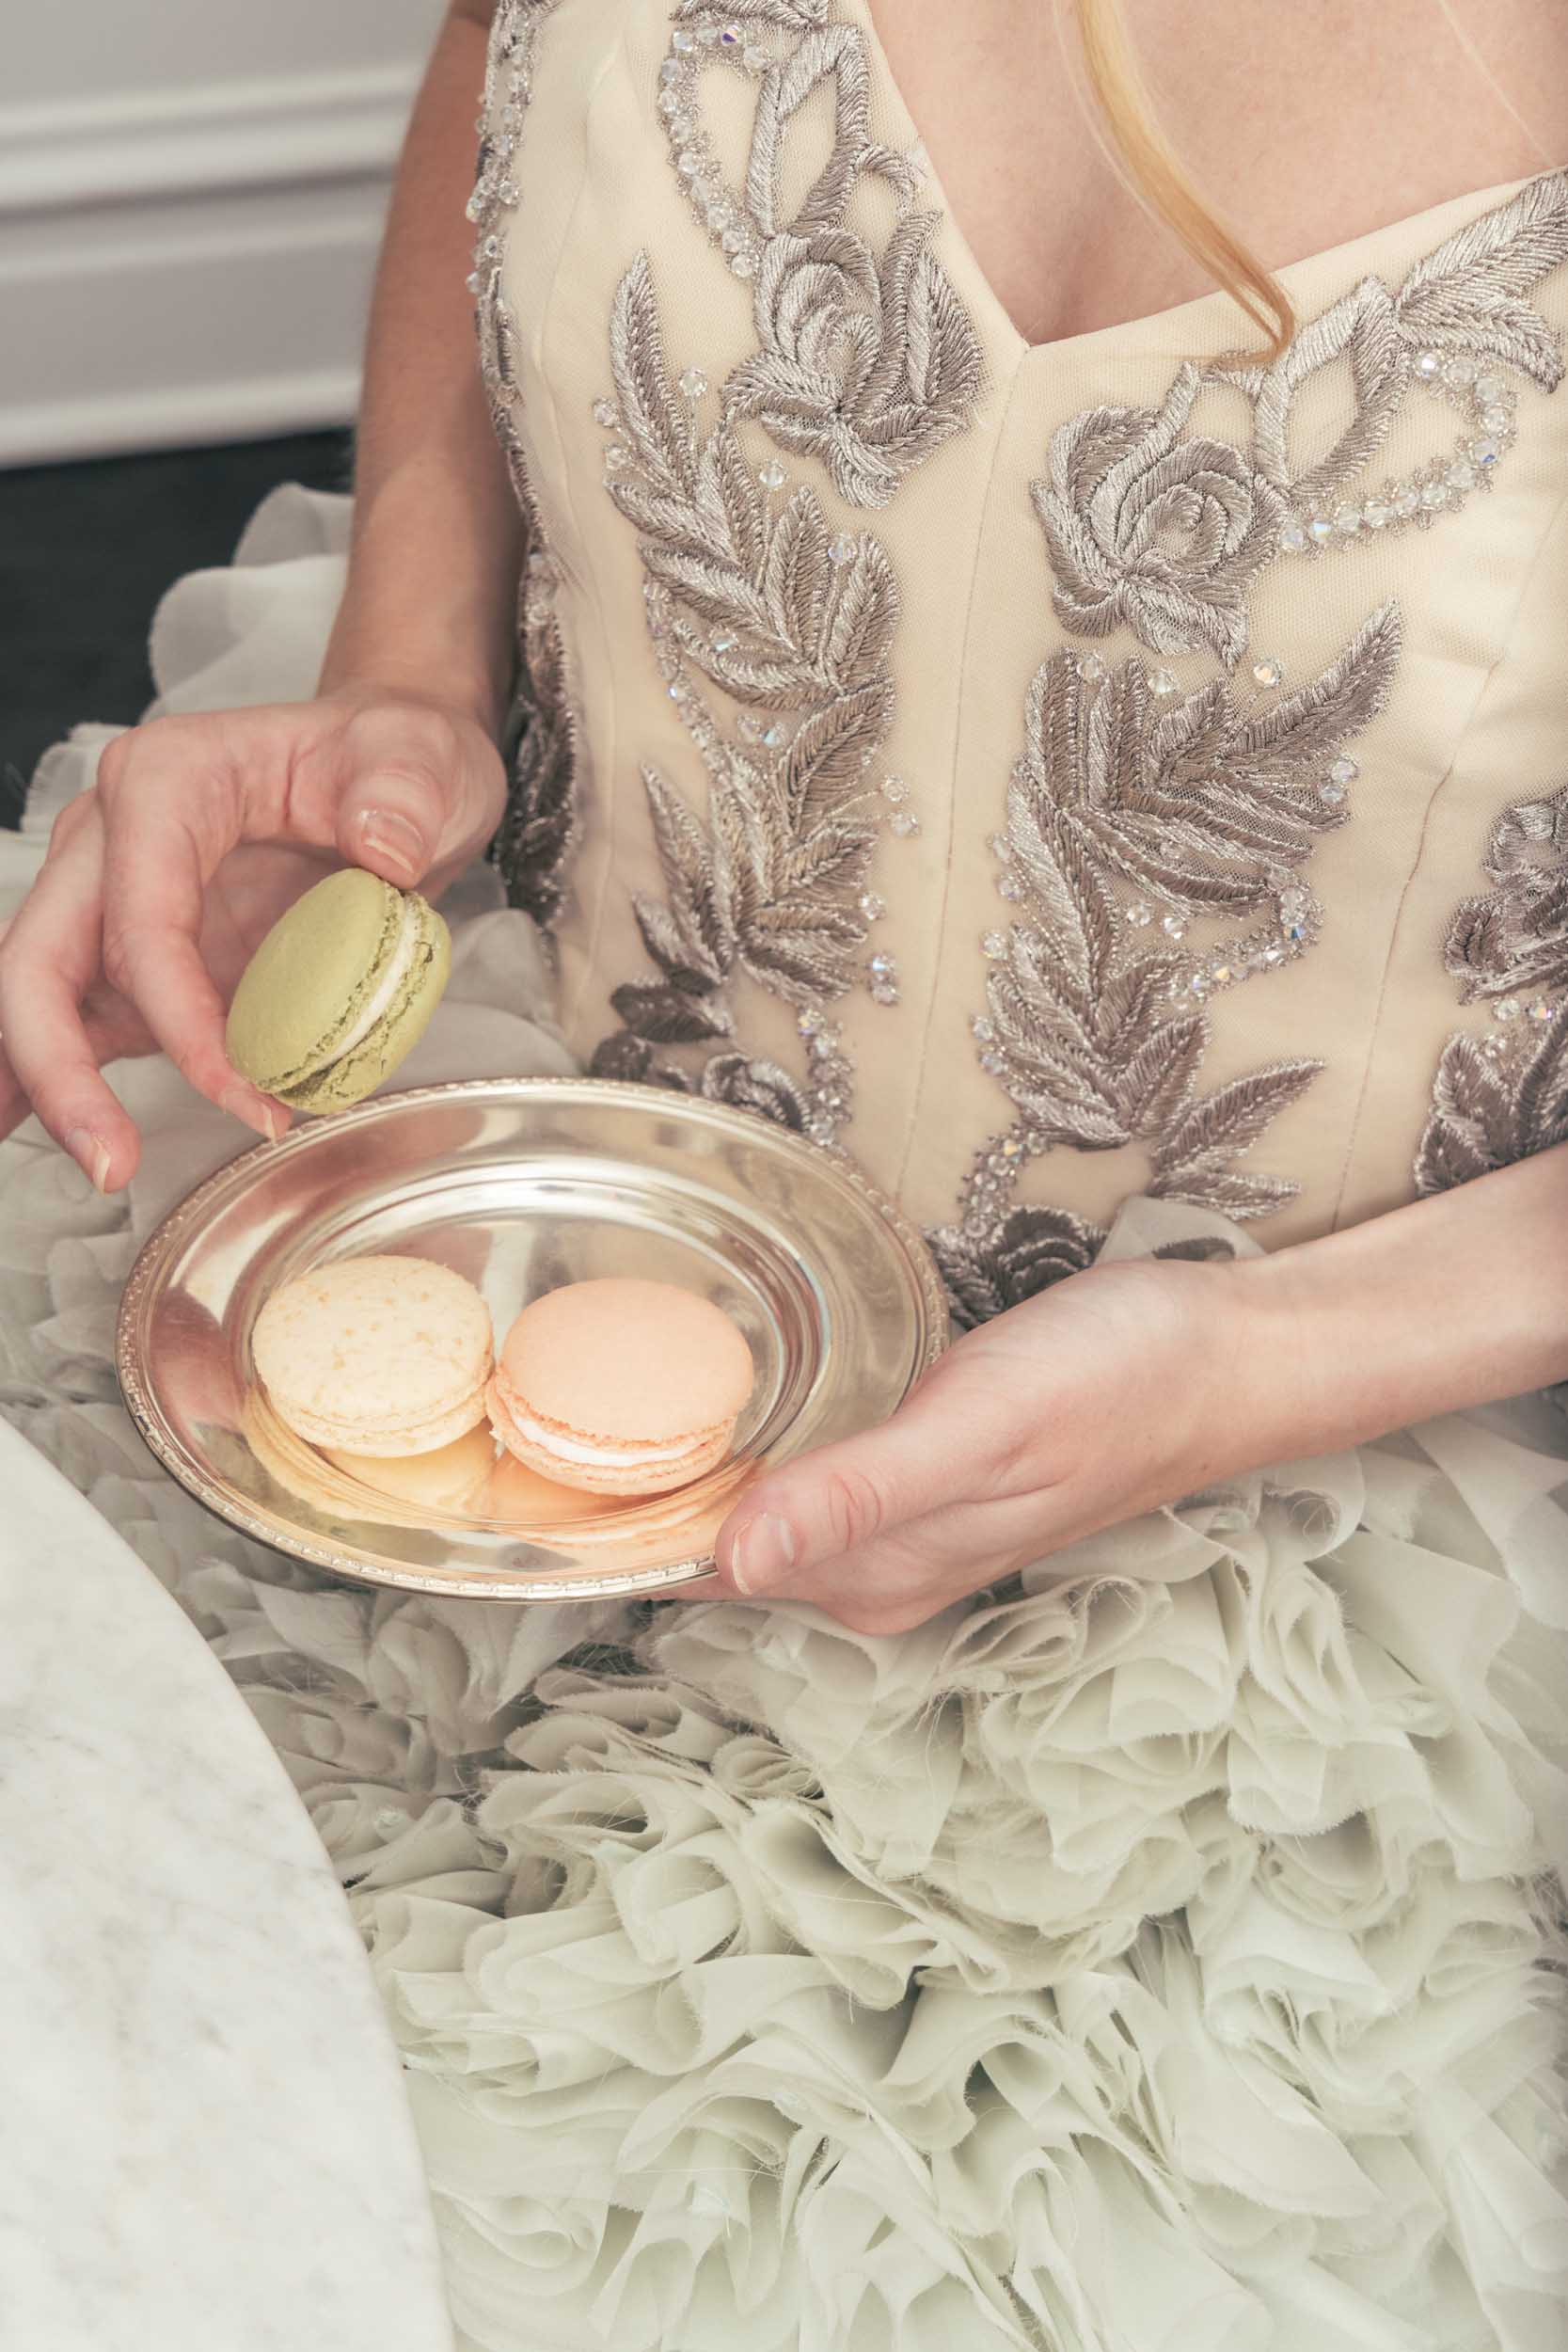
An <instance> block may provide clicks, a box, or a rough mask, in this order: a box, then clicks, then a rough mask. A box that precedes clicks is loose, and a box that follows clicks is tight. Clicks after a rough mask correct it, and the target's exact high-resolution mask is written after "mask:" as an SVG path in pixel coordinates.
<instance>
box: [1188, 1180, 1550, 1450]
mask: <svg viewBox="0 0 1568 2352" xmlns="http://www.w3.org/2000/svg"><path fill="white" fill-rule="evenodd" d="M1234 1271H1235V1273H1236V1275H1237V1277H1238V1280H1237V1284H1236V1288H1237V1291H1238V1293H1239V1294H1242V1295H1244V1300H1245V1304H1244V1306H1243V1313H1244V1314H1245V1315H1246V1316H1248V1317H1249V1318H1250V1319H1251V1320H1252V1322H1253V1323H1254V1324H1255V1326H1256V1329H1257V1333H1258V1339H1257V1343H1256V1346H1255V1352H1256V1353H1259V1354H1260V1355H1261V1354H1266V1353H1268V1352H1270V1351H1282V1352H1283V1354H1284V1355H1285V1356H1286V1358H1287V1359H1289V1360H1290V1361H1291V1362H1292V1363H1293V1365H1294V1366H1295V1371H1294V1373H1293V1375H1292V1376H1291V1380H1290V1382H1289V1384H1288V1385H1287V1386H1286V1387H1285V1388H1284V1390H1283V1393H1282V1395H1281V1399H1280V1402H1281V1405H1282V1406H1283V1407H1284V1410H1283V1413H1282V1416H1281V1424H1282V1425H1281V1430H1280V1436H1281V1439H1282V1440H1283V1443H1282V1445H1281V1446H1280V1449H1279V1450H1280V1451H1281V1452H1290V1453H1293V1454H1322V1453H1329V1452H1332V1451H1333V1450H1334V1449H1335V1448H1336V1447H1338V1446H1344V1445H1354V1444H1358V1443H1363V1442H1365V1441H1366V1440H1367V1439H1368V1438H1377V1437H1382V1436H1384V1435H1385V1434H1386V1432H1387V1431H1388V1430H1390V1429H1402V1428H1404V1427H1406V1426H1408V1424H1409V1423H1410V1422H1417V1421H1426V1420H1429V1419H1431V1418H1432V1417H1433V1415H1435V1414H1438V1413H1453V1412H1460V1411H1463V1410H1464V1409H1465V1406H1471V1405H1488V1404H1492V1403H1494V1402H1495V1401H1497V1399H1499V1398H1502V1397H1509V1396H1519V1395H1522V1394H1523V1393H1524V1391H1526V1390H1527V1389H1539V1388H1544V1387H1546V1386H1547V1385H1548V1384H1549V1383H1551V1382H1554V1381H1558V1380H1568V1144H1559V1145H1558V1146H1557V1147H1556V1148H1555V1150H1553V1151H1550V1152H1536V1153H1535V1154H1534V1156H1533V1157H1532V1158H1530V1159H1528V1160H1521V1161H1519V1163H1518V1164H1517V1166H1516V1167H1513V1168H1499V1169H1498V1170H1497V1172H1496V1174H1494V1175H1491V1176H1480V1177H1477V1178H1476V1179H1475V1181H1474V1182H1473V1183H1471V1184H1456V1185H1455V1186H1454V1187H1453V1189H1452V1191H1451V1192H1444V1193H1438V1194H1436V1195H1434V1196H1433V1199H1431V1200H1418V1201H1414V1202H1412V1204H1411V1205H1410V1206H1409V1207H1408V1208H1403V1209H1391V1210H1389V1211H1388V1212H1387V1213H1386V1215H1385V1216H1373V1217H1368V1218H1367V1219H1366V1221H1365V1222H1364V1223H1362V1224H1359V1225H1352V1226H1350V1227H1348V1228H1347V1229H1346V1231H1345V1232H1342V1233H1328V1234H1325V1235H1324V1236H1323V1239H1322V1240H1320V1241H1309V1242H1301V1243H1298V1244H1297V1246H1296V1247H1295V1248H1293V1249H1279V1250H1275V1251H1274V1252H1273V1253H1272V1254H1271V1255H1269V1256H1267V1257H1263V1258H1253V1259H1249V1260H1247V1262H1246V1263H1244V1264H1243V1265H1239V1266H1237V1267H1236V1268H1235V1269H1234ZM1273 1454H1274V1447H1273V1444H1272V1442H1271V1443H1270V1448H1269V1454H1267V1455H1266V1456H1265V1457H1264V1458H1273Z"/></svg>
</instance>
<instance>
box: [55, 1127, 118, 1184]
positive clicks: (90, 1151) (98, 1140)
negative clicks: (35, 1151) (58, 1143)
mask: <svg viewBox="0 0 1568 2352" xmlns="http://www.w3.org/2000/svg"><path fill="white" fill-rule="evenodd" d="M65 1148H66V1150H67V1151H68V1152H70V1154H71V1158H72V1159H73V1160H74V1161H75V1162H76V1163H77V1165H78V1167H79V1168H81V1170H82V1172H83V1174H84V1175H85V1176H87V1178H88V1179H89V1180H90V1182H91V1184H92V1187H93V1190H94V1191H95V1192H107V1191H108V1189H109V1147H108V1145H107V1144H106V1143H105V1142H104V1141H103V1138H102V1136H95V1135H94V1134H93V1132H92V1129H91V1128H90V1127H72V1128H71V1133H70V1134H69V1135H68V1136H66V1139H65Z"/></svg>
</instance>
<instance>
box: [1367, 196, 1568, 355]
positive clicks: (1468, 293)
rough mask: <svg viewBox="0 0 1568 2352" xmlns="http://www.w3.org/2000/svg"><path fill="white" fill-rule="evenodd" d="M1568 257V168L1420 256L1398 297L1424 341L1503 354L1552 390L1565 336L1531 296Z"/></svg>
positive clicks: (1403, 316) (1405, 326)
mask: <svg viewBox="0 0 1568 2352" xmlns="http://www.w3.org/2000/svg"><path fill="white" fill-rule="evenodd" d="M1563 262H1568V172H1562V171H1558V172H1553V173H1551V174H1549V175H1548V176H1547V177H1546V178H1544V179H1541V180H1533V181H1531V182H1530V183H1529V184H1528V186H1527V187H1525V188H1523V189H1521V190H1520V192H1519V194H1518V195H1517V196H1516V197H1513V198H1512V199H1511V200H1510V201H1509V202H1508V203H1507V204H1502V205H1499V206H1497V209H1496V210H1495V211H1493V212H1490V213H1486V214H1483V215H1481V218H1480V219H1479V220H1472V221H1466V222H1465V226H1464V227H1463V228H1462V229H1459V230H1455V232H1454V234H1453V235H1452V236H1451V237H1449V238H1448V239H1447V240H1446V242H1445V243H1444V244H1442V245H1440V246H1438V247H1437V250H1436V251H1435V253H1429V254H1428V255H1427V257H1426V259H1425V260H1424V261H1421V262H1417V264H1416V266H1415V268H1414V269H1413V270H1412V271H1411V272H1410V275H1409V276H1408V277H1407V278H1406V279H1405V281H1404V283H1403V285H1402V287H1401V288H1400V291H1399V294H1397V296H1396V297H1395V306H1394V307H1395V310H1396V311H1397V313H1398V316H1399V322H1400V326H1401V328H1402V331H1403V333H1404V334H1405V335H1406V336H1407V337H1408V338H1409V339H1410V340H1411V341H1412V342H1417V343H1431V344H1435V345H1436V346H1437V347H1438V348H1439V349H1440V350H1445V351H1457V352H1465V353H1466V354H1468V355H1469V356H1470V357H1472V358H1477V359H1500V360H1502V361H1503V362H1504V363H1505V364H1506V365H1508V366H1509V367H1513V368H1517V369H1518V370H1519V371H1520V373H1522V374H1525V375H1528V376H1529V377H1531V378H1532V379H1533V381H1534V382H1535V383H1537V384H1539V385H1540V386H1541V387H1542V389H1544V390H1545V391H1548V392H1549V391H1555V390H1556V389H1557V387H1558V385H1559V384H1560V382H1561V380H1562V338H1561V336H1560V333H1559V332H1558V331H1557V329H1556V328H1555V327H1553V326H1551V325H1550V324H1549V323H1548V322H1547V320H1546V319H1544V317H1543V316H1542V314H1541V313H1540V311H1539V310H1534V309H1532V308H1531V306H1530V304H1529V301H1528V296H1529V295H1530V294H1533V293H1534V292H1535V289H1536V288H1537V287H1538V286H1539V285H1540V284H1541V282H1542V280H1543V278H1546V277H1548V276H1549V275H1550V274H1551V272H1552V271H1553V270H1555V269H1559V268H1560V267H1561V265H1562V263H1563Z"/></svg>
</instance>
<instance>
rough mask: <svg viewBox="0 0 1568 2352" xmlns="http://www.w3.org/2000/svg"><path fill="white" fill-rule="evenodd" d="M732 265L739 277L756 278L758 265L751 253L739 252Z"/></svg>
mask: <svg viewBox="0 0 1568 2352" xmlns="http://www.w3.org/2000/svg"><path fill="white" fill-rule="evenodd" d="M730 267H731V269H733V270H734V272H735V274H736V277H737V278H754V277H755V276H756V274H757V265H756V263H755V262H753V261H752V257H751V255H750V254H749V253H737V254H736V257H735V259H734V261H733V262H731V263H730Z"/></svg>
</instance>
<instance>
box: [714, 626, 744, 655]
mask: <svg viewBox="0 0 1568 2352" xmlns="http://www.w3.org/2000/svg"><path fill="white" fill-rule="evenodd" d="M739 643H740V640H739V638H738V637H737V636H736V633H735V631H734V629H733V628H720V629H715V631H714V633H713V650H714V652H715V653H734V651H735V649H736V645H738V644H739Z"/></svg>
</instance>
